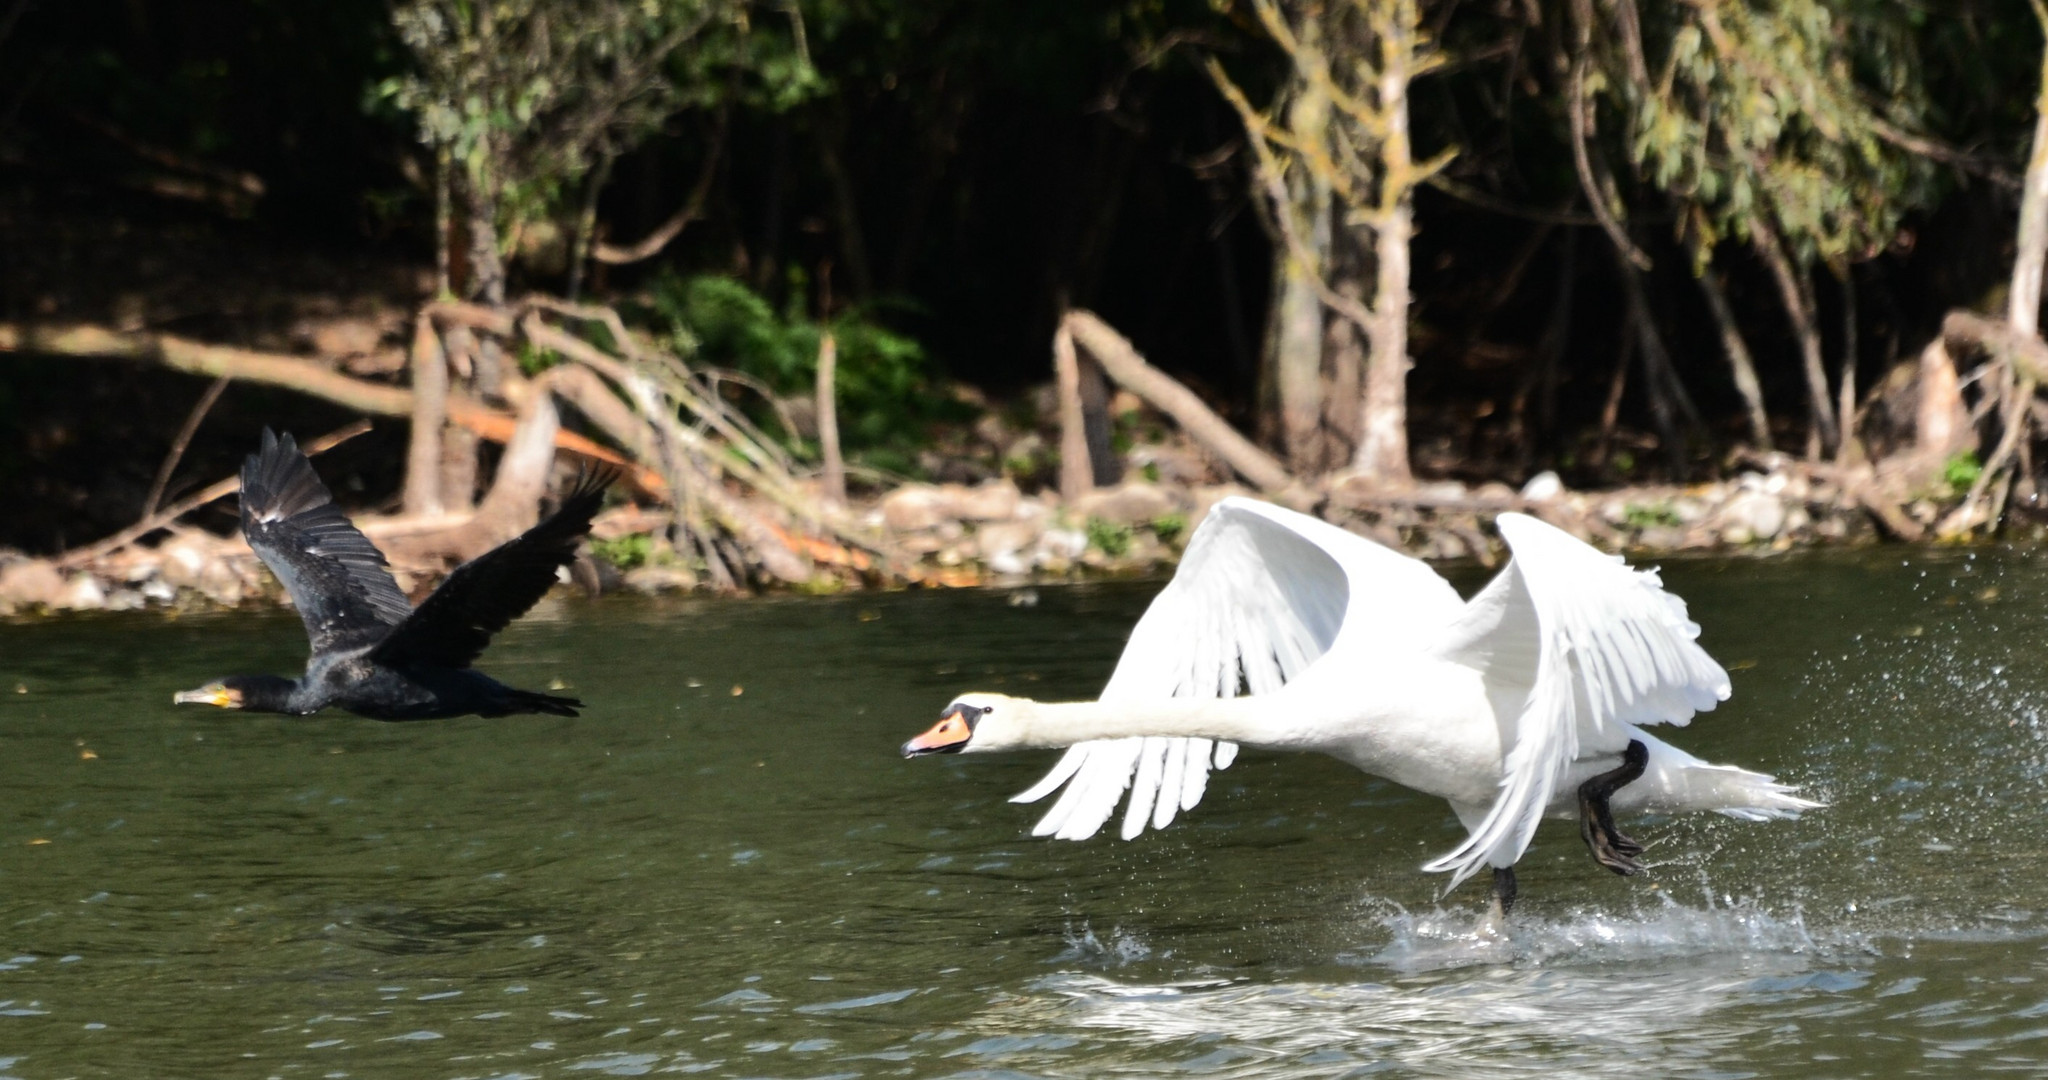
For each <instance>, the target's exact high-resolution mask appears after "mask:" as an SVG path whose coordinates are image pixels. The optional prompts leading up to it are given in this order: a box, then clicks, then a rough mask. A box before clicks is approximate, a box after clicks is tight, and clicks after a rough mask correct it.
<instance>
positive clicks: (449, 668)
mask: <svg viewBox="0 0 2048 1080" xmlns="http://www.w3.org/2000/svg"><path fill="white" fill-rule="evenodd" d="M611 479H612V475H611V474H609V473H605V474H599V475H596V476H591V477H586V478H585V479H584V480H583V481H582V482H581V483H579V484H578V485H577V486H576V489H575V490H574V491H572V492H571V493H570V494H569V495H568V497H566V498H565V499H563V500H562V505H561V508H560V509H558V510H556V511H555V513H554V514H553V515H552V516H550V517H548V518H547V519H546V520H544V521H542V522H541V523H540V524H538V525H536V526H534V527H533V528H531V529H528V530H527V531H526V532H525V533H523V534H521V535H520V536H519V537H518V538H516V539H513V540H510V541H507V542H506V543H504V544H501V545H499V546H498V547H496V548H493V549H492V550H490V551H489V552H486V553H485V554H483V555H482V556H479V557H478V558H476V559H473V560H471V561H469V562H467V563H464V564H463V565H461V566H459V567H456V569H455V571H454V572H453V573H451V574H449V575H448V579H447V580H446V581H444V582H442V583H441V586H440V588H438V589H435V590H434V592H433V593H432V594H431V595H429V596H428V597H427V598H426V599H425V600H423V601H421V602H420V606H419V607H418V609H414V608H413V607H412V605H411V604H409V603H407V601H406V599H405V594H404V593H402V592H400V591H399V588H398V583H397V582H396V581H394V580H392V577H391V573H390V571H389V570H387V569H386V568H385V566H386V564H385V560H384V555H383V553H382V552H380V551H378V550H377V548H376V546H375V545H373V544H371V543H370V541H369V538H368V537H365V536H364V535H363V534H362V533H361V532H360V531H358V530H357V529H356V527H355V526H354V525H352V524H350V523H349V520H348V518H347V517H346V516H345V515H343V514H342V512H341V510H340V508H339V507H337V506H335V505H334V502H333V499H332V497H331V496H330V495H329V494H328V491H327V488H326V487H325V486H324V485H322V484H321V483H320V479H319V477H318V476H316V475H315V474H314V472H313V466H312V463H311V462H309V461H307V460H306V456H305V455H304V454H302V453H300V452H299V448H298V446H297V445H296V444H295V443H294V442H293V441H292V437H291V436H289V435H286V436H284V437H283V438H282V439H280V438H278V437H276V436H275V435H273V434H271V433H270V432H269V431H265V432H264V433H263V449H262V450H261V451H260V452H258V453H256V454H252V455H250V457H249V460H248V462H247V463H246V464H244V465H243V467H242V532H243V535H244V536H245V537H246V538H247V539H248V541H249V546H250V547H251V548H252V549H254V550H255V552H256V554H257V556H258V557H260V558H261V559H262V560H263V562H264V564H265V565H266V566H269V567H270V569H271V572H273V573H275V574H276V575H277V578H278V580H279V581H280V582H282V583H283V584H284V587H285V590H286V591H287V592H289V593H290V594H291V597H292V602H293V603H294V604H296V605H297V606H298V609H299V616H300V618H301V619H302V620H304V622H305V624H306V635H307V637H308V638H310V639H311V641H312V647H313V655H312V657H311V658H310V659H309V660H307V662H306V673H305V675H303V676H301V677H300V678H299V679H297V680H292V679H286V678H282V677H279V676H275V675H238V676H232V677H230V678H226V679H222V680H221V681H220V682H218V683H215V684H213V685H211V686H209V687H206V688H203V689H201V690H193V691H186V692H185V693H182V694H179V695H178V696H177V698H176V699H175V700H177V701H180V702H186V701H196V702H208V703H212V704H216V705H225V706H228V707H232V708H240V709H246V710H250V711H254V712H274V713H287V714H291V715H298V716H303V715H307V714H310V713H315V712H319V711H320V710H321V709H324V708H327V707H329V706H333V707H336V708H341V709H346V710H348V711H349V712H352V713H355V714H356V715H358V716H367V717H370V718H372V719H376V720H434V719H441V718H445V717H452V716H468V715H472V714H474V715H477V716H509V715H512V714H514V713H548V714H551V715H555V716H575V715H577V713H576V710H577V709H579V708H581V707H582V704H583V703H582V702H580V701H577V700H576V699H574V698H566V697H555V696H553V695H549V694H539V693H534V692H532V691H528V690H518V689H515V688H513V687H510V686H506V685H505V684H503V683H501V682H499V681H497V680H496V679H493V678H491V677H490V676H488V675H485V674H483V673H482V672H479V671H476V670H473V669H472V668H471V667H470V666H469V665H470V664H471V663H472V662H473V661H474V660H475V659H476V658H477V656H478V655H479V654H481V653H482V652H483V650H484V647H485V646H486V645H487V644H489V642H490V639H491V635H493V634H495V633H497V632H498V631H499V630H501V629H503V628H504V627H505V625H506V624H507V623H509V622H511V621H512V620H513V619H516V618H518V617H519V616H520V615H522V614H524V613H525V612H526V609H528V608H530V607H532V606H533V604H534V602H535V601H537V600H539V599H540V598H541V596H542V594H544V593H546V592H547V590H548V586H550V585H551V584H553V583H554V580H555V572H556V570H557V569H558V568H559V567H561V566H563V565H565V564H567V563H568V562H570V561H571V560H572V559H574V558H575V554H576V545H577V543H578V542H579V541H580V540H581V539H582V538H583V535H584V534H585V533H587V532H589V531H590V521H591V518H592V517H594V516H595V515H596V513H597V509H598V505H599V503H600V502H601V500H602V499H603V496H604V489H605V487H606V485H608V484H609V483H610V482H611Z"/></svg>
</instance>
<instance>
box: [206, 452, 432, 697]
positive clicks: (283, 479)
mask: <svg viewBox="0 0 2048 1080" xmlns="http://www.w3.org/2000/svg"><path fill="white" fill-rule="evenodd" d="M242 536H243V538H244V539H246V540H248V542H249V547H250V548H251V549H253V550H254V551H255V552H256V557H257V558H260V559H262V560H263V565H265V566H268V567H270V572H271V573H273V574H276V575H277V580H279V581H280V582H283V583H284V587H285V591H286V592H288V593H290V594H291V596H292V603H293V604H295V605H297V607H298V609H299V618H301V619H303V620H305V623H306V636H307V637H308V638H310V639H311V640H312V643H313V653H314V655H316V656H317V655H320V654H321V653H325V652H330V651H332V650H334V649H337V648H348V647H350V646H357V645H368V644H370V643H371V642H373V641H376V640H377V639H378V638H381V637H383V636H384V635H385V634H386V633H387V632H388V631H389V630H390V629H391V628H392V627H394V626H397V625H398V624H399V623H401V622H404V621H405V617H406V616H407V615H409V614H411V612H412V605H411V604H408V603H406V600H405V593H403V592H401V591H399V588H398V582H396V581H393V580H392V579H391V572H390V571H389V570H386V569H385V568H384V567H385V562H384V553H383V552H381V551H378V550H377V547H376V545H374V544H372V543H370V538H369V537H367V536H364V535H363V534H362V533H360V532H358V531H357V530H356V527H355V526H354V525H351V524H349V520H348V516H347V515H345V514H343V513H342V512H341V507H338V506H336V505H334V497H333V496H332V495H330V494H328V492H327V486H326V485H325V484H322V483H321V482H320V477H319V476H317V475H315V474H314V472H313V463H312V462H310V461H307V460H306V455H304V454H302V453H300V452H299V444H298V443H297V442H294V441H293V440H292V437H291V436H290V435H286V436H284V437H283V438H279V437H278V436H277V435H275V434H273V433H272V432H271V431H270V429H268V428H265V429H264V431H263V449H261V450H259V451H257V452H256V453H254V454H251V455H249V459H248V460H247V461H245V462H243V463H242Z"/></svg>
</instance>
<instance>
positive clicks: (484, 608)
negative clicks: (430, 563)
mask: <svg viewBox="0 0 2048 1080" xmlns="http://www.w3.org/2000/svg"><path fill="white" fill-rule="evenodd" d="M617 477H618V473H617V471H615V470H610V469H606V470H601V471H598V472H594V473H587V474H585V475H584V477H583V478H582V479H581V480H580V481H579V482H578V483H577V485H576V488H575V490H573V491H571V492H570V493H569V495H568V496H567V497H566V498H564V499H563V500H562V505H561V508H560V509H557V510H556V511H555V512H554V513H553V514H552V515H550V516H549V517H548V518H547V520H545V521H542V522H541V523H540V524H538V525H535V526H534V527H533V528H531V529H528V530H526V531H525V532H523V533H521V534H519V536H517V537H515V538H514V539H511V540H508V541H506V542H505V543H502V544H500V545H498V546H497V547H494V548H492V549H491V550H489V551H487V552H484V553H483V554H482V555H479V556H477V557H476V558H474V559H471V560H470V561H468V562H466V563H463V564H462V565H461V566H458V567H456V568H455V572H454V573H452V574H449V575H448V579H447V580H446V581H443V582H442V583H441V587H440V588H438V589H435V590H434V591H433V592H432V593H431V594H430V595H428V597H427V598H426V599H425V600H422V601H420V606H419V609H418V610H417V611H414V612H413V613H412V616H411V617H410V618H408V619H406V620H405V622H404V623H402V624H400V626H399V627H398V629H396V630H393V631H392V632H391V636H390V637H387V638H385V639H384V641H383V643H381V644H379V645H378V646H377V651H376V652H375V653H374V654H372V656H373V659H375V660H377V661H379V662H382V663H387V664H395V665H421V666H431V667H451V668H461V667H468V666H469V665H470V664H471V663H473V662H474V661H475V660H476V658H477V657H478V656H480V655H482V653H483V651H484V646H486V645H489V644H490V642H491V636H492V635H493V634H496V633H497V632H498V631H500V630H503V629H504V628H505V625H506V624H507V623H510V622H511V621H512V620H514V619H516V618H518V617H519V616H521V615H524V614H526V609H528V608H530V607H532V606H533V605H534V603H535V602H536V601H538V600H539V599H540V598H541V597H542V596H543V595H545V594H546V593H547V591H548V587H549V586H550V585H553V584H554V583H555V571H556V570H557V569H559V568H560V567H562V566H565V565H567V564H568V563H569V562H571V561H573V560H574V559H575V558H576V544H577V542H578V541H580V540H582V539H583V534H585V533H587V532H589V531H590V520H591V519H592V518H594V517H596V516H597V510H598V507H599V505H601V504H602V503H603V501H604V489H605V488H607V487H609V486H610V485H611V483H612V481H613V480H614V479H616V478H617Z"/></svg>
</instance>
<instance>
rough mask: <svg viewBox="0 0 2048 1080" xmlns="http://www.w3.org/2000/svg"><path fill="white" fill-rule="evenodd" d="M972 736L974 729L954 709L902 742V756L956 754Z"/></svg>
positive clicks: (958, 711)
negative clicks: (921, 731)
mask: <svg viewBox="0 0 2048 1080" xmlns="http://www.w3.org/2000/svg"><path fill="white" fill-rule="evenodd" d="M973 737H974V729H973V728H970V727H968V726H967V718H966V717H964V716H961V715H960V710H958V709H954V710H951V711H949V712H947V713H946V715H944V716H942V717H940V718H939V722H938V723H936V724H933V725H932V727H931V729H930V730H929V731H926V732H925V733H924V734H922V735H919V736H918V737H917V738H915V739H912V740H910V741H909V742H907V743H904V744H903V756H904V757H917V756H919V755H921V754H957V753H959V752H960V751H961V749H962V748H964V747H966V745H967V740H969V739H971V738H973Z"/></svg>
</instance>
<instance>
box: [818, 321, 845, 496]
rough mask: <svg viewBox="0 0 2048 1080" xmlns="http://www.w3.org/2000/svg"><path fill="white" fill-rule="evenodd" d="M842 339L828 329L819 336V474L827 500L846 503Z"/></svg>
mask: <svg viewBox="0 0 2048 1080" xmlns="http://www.w3.org/2000/svg"><path fill="white" fill-rule="evenodd" d="M838 378H839V341H838V339H837V338H834V337H833V336H832V334H831V333H830V332H829V331H828V332H827V333H826V334H825V335H824V336H823V337H822V338H820V339H819V340H818V390H817V411H818V453H819V456H820V457H822V458H823V459H824V466H825V469H824V472H823V474H822V475H821V476H820V477H819V483H820V487H821V489H822V490H823V492H824V495H825V502H826V503H827V504H828V505H830V506H844V505H846V461H845V459H844V458H842V457H841V456H840V454H839V391H838V387H837V385H836V384H837V381H838Z"/></svg>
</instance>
